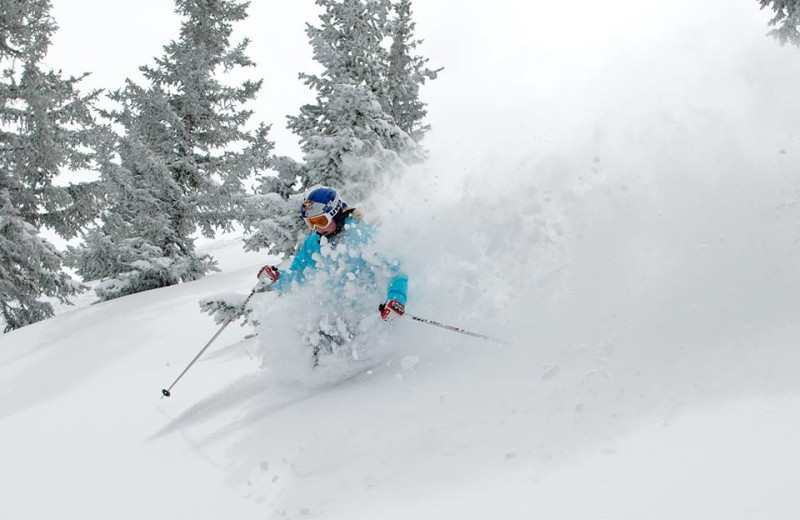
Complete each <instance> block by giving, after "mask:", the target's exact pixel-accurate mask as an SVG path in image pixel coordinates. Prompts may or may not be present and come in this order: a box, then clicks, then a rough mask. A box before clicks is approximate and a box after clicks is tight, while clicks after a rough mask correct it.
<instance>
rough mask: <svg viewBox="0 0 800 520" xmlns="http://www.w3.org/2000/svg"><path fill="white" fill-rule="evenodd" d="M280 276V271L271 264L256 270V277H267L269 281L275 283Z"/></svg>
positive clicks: (263, 278) (264, 278)
mask: <svg viewBox="0 0 800 520" xmlns="http://www.w3.org/2000/svg"><path fill="white" fill-rule="evenodd" d="M280 277H281V272H280V271H278V268H277V267H272V266H271V265H265V266H264V267H262V268H261V270H260V271H258V279H259V280H264V281H266V279H269V283H275V282H277V281H278V278H280Z"/></svg>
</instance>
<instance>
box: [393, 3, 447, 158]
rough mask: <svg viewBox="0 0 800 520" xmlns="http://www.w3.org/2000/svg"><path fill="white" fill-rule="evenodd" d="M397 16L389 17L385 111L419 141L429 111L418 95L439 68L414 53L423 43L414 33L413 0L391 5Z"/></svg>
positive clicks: (434, 76) (425, 129) (433, 77)
mask: <svg viewBox="0 0 800 520" xmlns="http://www.w3.org/2000/svg"><path fill="white" fill-rule="evenodd" d="M392 8H393V10H394V12H395V16H394V17H392V19H391V20H390V21H389V24H388V36H389V38H390V39H391V41H392V45H391V47H390V49H389V57H388V60H389V66H388V72H387V77H386V82H385V89H386V93H385V94H384V98H385V99H386V100H387V102H386V111H387V112H388V113H389V115H391V116H392V117H393V118H394V120H395V122H396V123H397V126H399V127H400V128H401V129H403V131H404V132H406V133H407V134H408V135H410V136H411V138H412V139H413V140H414V141H415V142H417V143H419V142H420V141H421V140H422V138H423V136H424V135H425V133H426V132H427V131H428V130H429V129H430V125H427V124H425V123H423V120H424V119H425V115H426V114H427V113H428V111H427V110H426V109H425V103H423V102H422V101H420V99H419V89H420V86H422V85H424V84H425V82H426V81H427V80H434V79H436V77H437V75H438V73H439V72H441V71H442V69H441V68H439V69H435V70H434V69H430V68H428V66H427V65H428V59H427V58H424V57H422V56H419V55H416V54H414V52H415V50H416V48H417V47H418V46H419V45H420V44H421V43H422V40H417V39H415V37H414V29H415V26H416V24H415V23H414V21H413V20H412V10H411V0H400V1H399V2H396V3H394V4H393V5H392Z"/></svg>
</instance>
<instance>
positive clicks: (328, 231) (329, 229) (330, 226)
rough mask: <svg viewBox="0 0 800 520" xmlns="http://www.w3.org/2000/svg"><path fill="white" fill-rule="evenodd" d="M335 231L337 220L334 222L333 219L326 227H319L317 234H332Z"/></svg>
mask: <svg viewBox="0 0 800 520" xmlns="http://www.w3.org/2000/svg"><path fill="white" fill-rule="evenodd" d="M334 231H336V222H334V221H333V220H331V222H330V224H328V225H327V226H325V227H324V228H317V234H318V235H322V236H324V237H326V236H328V235H330V234H331V233H333V232H334Z"/></svg>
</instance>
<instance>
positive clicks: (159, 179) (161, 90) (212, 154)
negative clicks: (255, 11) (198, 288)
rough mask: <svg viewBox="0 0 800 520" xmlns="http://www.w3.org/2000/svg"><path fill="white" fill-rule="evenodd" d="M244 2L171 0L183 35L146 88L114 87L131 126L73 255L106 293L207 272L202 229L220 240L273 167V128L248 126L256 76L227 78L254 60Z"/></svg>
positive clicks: (106, 165) (115, 116) (120, 119)
mask: <svg viewBox="0 0 800 520" xmlns="http://www.w3.org/2000/svg"><path fill="white" fill-rule="evenodd" d="M248 5H249V3H248V2H238V1H235V0H176V11H177V13H178V14H179V15H181V17H182V18H183V20H182V24H181V31H180V38H179V39H178V40H177V41H173V42H171V43H170V44H169V45H167V46H166V47H165V53H164V55H163V56H162V57H161V58H159V59H157V60H156V64H155V66H152V67H148V66H145V67H142V68H141V70H142V72H143V74H144V77H145V79H146V80H147V83H148V84H147V85H145V86H140V85H137V84H136V83H134V82H133V81H131V80H128V81H127V82H126V85H125V87H124V88H123V89H121V90H118V91H116V92H114V93H113V94H112V95H111V99H112V100H114V101H116V102H117V103H118V104H119V108H118V109H117V110H114V111H110V112H107V113H106V115H107V116H108V117H109V118H110V119H111V120H112V121H113V122H114V123H116V124H118V125H120V126H121V127H122V128H124V131H125V133H124V135H122V136H120V137H119V138H118V140H117V141H118V142H117V143H114V144H113V145H111V148H110V149H107V150H106V152H105V154H104V160H103V161H102V165H101V166H102V167H101V173H102V176H103V180H104V183H105V185H106V186H107V189H108V192H109V199H110V203H111V205H110V207H109V209H108V210H107V211H106V212H104V214H103V220H102V224H101V225H100V226H98V227H97V228H95V229H93V230H92V231H90V232H89V233H87V235H86V236H85V243H84V245H83V246H82V247H81V248H77V249H73V250H71V251H70V262H71V263H72V265H74V266H75V267H76V269H77V271H78V273H79V274H81V275H82V276H83V277H84V278H85V279H87V280H94V279H102V280H103V282H102V283H101V284H99V286H98V288H97V292H98V296H100V298H101V299H104V300H106V299H111V298H115V297H119V296H123V295H126V294H131V293H134V292H140V291H144V290H148V289H153V288H157V287H163V286H167V285H173V284H176V283H179V282H182V281H190V280H195V279H197V278H199V277H202V276H203V275H205V274H206V273H207V272H209V271H210V270H212V269H214V263H213V261H212V260H211V259H210V257H207V256H200V255H198V254H197V252H196V251H195V246H194V239H193V238H192V236H193V234H194V233H195V232H196V230H198V229H199V230H200V231H201V232H202V233H203V235H205V236H208V237H213V236H214V234H215V231H216V230H218V229H225V230H229V229H231V226H232V224H233V223H234V222H236V221H243V220H246V219H247V218H248V215H247V206H246V193H245V190H244V185H243V182H244V180H245V179H247V178H249V177H251V176H252V175H254V174H255V173H256V172H258V171H259V170H262V169H265V168H267V167H268V166H269V164H270V151H271V149H272V146H273V145H272V143H271V142H270V141H269V140H268V139H267V133H268V127H267V126H265V125H263V124H262V125H260V126H259V128H258V129H257V130H255V131H251V130H248V129H247V128H246V124H247V122H248V120H249V118H250V117H251V115H252V111H251V110H246V109H244V108H242V105H243V104H244V103H247V102H248V101H251V100H253V99H254V98H255V96H256V94H257V92H258V91H259V89H260V87H261V81H256V82H254V81H245V82H244V83H242V84H241V85H239V86H236V87H233V86H229V85H226V84H224V83H223V82H222V81H221V80H220V77H221V76H223V75H224V74H225V73H227V72H229V71H231V70H232V69H235V68H238V67H250V66H252V65H253V62H252V61H251V60H250V59H249V58H248V57H247V55H246V54H245V50H246V47H247V45H248V40H246V39H245V40H244V41H242V42H241V43H239V44H238V45H235V46H232V45H231V42H230V37H231V33H232V28H233V23H234V22H236V21H240V20H243V19H244V18H245V17H246V16H247V7H248ZM115 153H117V154H119V157H120V162H119V164H117V163H115V162H114V160H113V156H114V154H115Z"/></svg>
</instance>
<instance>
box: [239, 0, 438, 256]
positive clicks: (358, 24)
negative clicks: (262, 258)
mask: <svg viewBox="0 0 800 520" xmlns="http://www.w3.org/2000/svg"><path fill="white" fill-rule="evenodd" d="M317 4H318V5H320V6H322V7H323V8H324V12H323V13H322V14H321V15H320V21H321V24H320V25H319V26H313V25H310V24H309V25H308V26H307V29H306V33H307V34H308V37H309V40H310V43H311V46H312V47H313V49H314V59H315V60H316V61H318V62H319V63H320V64H321V65H322V67H323V72H322V73H321V74H319V75H312V74H300V78H301V79H302V80H303V81H304V82H305V84H306V85H308V86H309V87H311V88H312V89H314V90H315V91H316V94H317V96H316V102H315V103H314V104H309V105H305V106H303V107H302V108H301V109H300V114H299V115H297V116H293V117H289V118H288V119H289V125H288V127H289V128H290V129H291V130H293V131H294V132H295V133H296V134H297V135H298V136H299V137H300V144H301V147H302V150H303V152H304V155H305V164H304V165H303V166H302V167H300V166H291V165H290V164H289V163H284V167H283V170H284V171H282V172H281V173H280V174H279V175H278V177H277V178H275V177H265V178H264V182H263V183H262V185H261V186H260V188H259V190H258V192H259V194H260V195H259V197H257V198H256V199H254V200H256V201H258V203H260V204H261V208H262V209H261V213H262V214H263V215H265V217H266V218H264V219H262V220H261V221H260V222H257V223H255V225H254V227H255V228H256V230H257V231H256V232H255V233H254V234H253V235H252V236H250V237H249V238H248V239H247V242H246V247H247V248H248V249H255V250H258V249H261V248H270V247H271V249H270V251H271V252H273V253H280V252H283V253H291V252H292V251H293V250H294V248H295V246H296V245H297V239H296V235H297V233H298V232H299V233H302V231H303V226H302V224H301V222H300V220H299V219H298V218H297V207H298V204H297V203H298V202H299V197H300V195H301V194H302V193H303V192H304V191H306V190H307V189H308V188H310V187H311V186H314V185H316V184H326V185H330V186H334V187H337V188H340V189H342V190H343V193H344V194H345V195H346V196H347V197H348V200H349V201H350V202H351V203H353V202H360V201H362V200H364V199H365V198H366V197H367V196H368V195H369V193H370V192H372V191H373V190H374V189H375V187H376V186H377V185H379V184H380V183H381V181H382V180H383V179H384V177H385V176H387V175H391V174H392V173H397V172H399V171H401V170H402V169H403V168H404V167H405V166H406V165H407V164H410V163H414V162H418V161H421V160H422V159H423V158H424V155H425V154H424V151H423V150H422V148H421V147H420V146H419V145H418V141H419V140H420V139H422V136H423V135H424V133H425V132H426V131H427V129H428V126H426V125H425V124H424V123H423V119H424V117H425V113H426V112H425V104H424V103H422V102H421V101H420V100H419V89H420V86H421V85H422V84H424V83H425V81H426V80H429V79H434V78H436V75H437V73H438V72H439V70H432V69H429V68H427V62H428V60H427V59H425V58H422V57H420V56H417V55H415V54H414V51H415V49H416V47H417V46H418V45H419V43H420V41H419V40H416V39H415V38H414V23H413V22H412V20H411V16H412V14H411V3H410V2H409V1H407V0H403V1H400V2H399V3H397V4H392V3H391V2H390V1H389V0H317ZM387 42H391V48H389V47H388V45H387ZM440 70H441V69H440ZM278 169H279V170H280V168H278ZM276 183H277V184H278V185H280V186H277V188H276ZM287 187H288V188H290V189H287ZM276 194H278V195H276Z"/></svg>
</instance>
